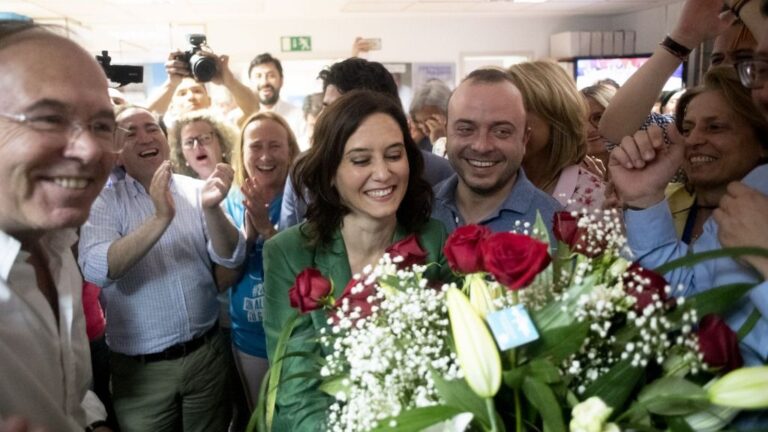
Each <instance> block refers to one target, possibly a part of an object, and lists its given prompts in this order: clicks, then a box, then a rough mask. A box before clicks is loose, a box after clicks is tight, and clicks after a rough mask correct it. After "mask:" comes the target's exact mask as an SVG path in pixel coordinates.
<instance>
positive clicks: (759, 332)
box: [625, 165, 768, 366]
mask: <svg viewBox="0 0 768 432" xmlns="http://www.w3.org/2000/svg"><path fill="white" fill-rule="evenodd" d="M743 183H744V184H746V185H748V186H750V187H753V188H757V189H758V190H760V191H761V192H762V193H764V194H766V195H768V166H766V165H763V166H761V167H758V168H756V169H754V170H753V171H752V172H751V173H750V174H749V175H747V177H745V178H744V180H743ZM625 221H626V224H627V241H628V244H629V247H630V248H631V249H632V252H633V253H634V254H635V256H636V258H638V259H639V260H640V263H641V264H642V265H643V266H645V267H648V268H655V267H657V266H659V265H661V264H664V263H666V262H668V261H671V260H674V259H676V258H680V257H682V256H684V255H686V254H687V253H688V252H689V251H692V252H704V251H708V250H715V249H721V248H722V246H721V245H720V241H719V240H718V239H717V224H716V223H715V221H714V219H712V218H710V219H708V220H707V222H706V223H705V224H704V230H703V232H702V234H701V236H699V238H698V239H697V240H696V242H694V243H693V244H692V245H691V246H688V245H686V244H685V243H683V242H681V241H679V240H678V238H677V235H676V232H675V225H674V221H673V220H672V214H671V213H670V211H669V206H668V205H667V202H666V201H662V202H661V203H659V204H657V205H655V206H653V207H650V208H647V209H644V210H640V211H632V210H627V211H626V212H625ZM755 223H761V224H763V225H765V222H764V221H763V222H761V221H755ZM665 277H666V278H667V281H669V283H670V285H672V287H677V286H678V284H682V285H683V287H684V291H683V292H681V293H680V294H679V295H683V296H690V295H693V294H696V293H700V292H703V291H706V290H708V289H711V288H714V287H719V286H723V285H728V284H733V283H755V284H756V283H758V282H760V281H761V280H762V278H761V277H760V274H759V273H758V272H757V271H756V270H755V269H753V268H752V267H750V266H749V265H747V264H744V263H741V262H740V261H737V260H734V259H731V258H719V259H714V260H708V261H704V262H701V263H698V264H696V265H695V266H693V267H684V268H679V269H677V270H673V271H671V272H669V273H667V274H666V275H665ZM678 292H679V291H676V292H675V293H676V294H677V293H678ZM755 308H756V309H757V310H758V311H759V312H760V313H761V315H762V317H761V318H760V320H759V321H758V322H757V324H756V325H755V327H754V328H753V329H752V331H751V332H750V333H749V334H747V336H746V337H745V338H744V339H743V340H742V341H741V344H740V347H741V354H742V357H743V358H744V363H745V364H746V365H748V366H756V365H762V364H765V363H766V359H767V358H768V320H767V319H766V317H768V282H762V283H760V284H759V285H757V286H756V287H755V288H752V290H750V291H749V293H748V294H746V295H745V296H743V297H742V298H741V299H739V300H737V301H736V302H735V303H734V308H733V309H732V311H731V312H730V313H729V314H728V315H727V316H726V317H725V320H726V322H727V323H728V325H729V326H730V327H731V329H733V330H734V331H738V330H739V329H740V328H741V326H743V325H744V323H745V322H746V321H747V318H748V317H749V315H750V314H751V313H752V311H753V310H755Z"/></svg>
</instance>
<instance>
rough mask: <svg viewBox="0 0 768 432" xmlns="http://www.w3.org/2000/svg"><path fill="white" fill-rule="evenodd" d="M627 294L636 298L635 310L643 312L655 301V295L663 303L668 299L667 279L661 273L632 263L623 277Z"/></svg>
mask: <svg viewBox="0 0 768 432" xmlns="http://www.w3.org/2000/svg"><path fill="white" fill-rule="evenodd" d="M623 282H624V286H625V287H626V292H627V294H629V295H631V296H632V297H634V298H635V311H637V312H642V311H643V309H645V308H646V307H648V305H650V304H652V303H654V302H655V300H654V298H653V297H654V296H658V300H661V302H662V303H666V301H667V291H666V287H667V285H668V284H667V281H666V280H665V279H664V277H663V276H661V275H660V274H658V273H656V272H654V271H652V270H648V269H646V268H643V267H640V265H639V264H637V263H632V265H631V266H629V268H627V271H626V272H624V277H623Z"/></svg>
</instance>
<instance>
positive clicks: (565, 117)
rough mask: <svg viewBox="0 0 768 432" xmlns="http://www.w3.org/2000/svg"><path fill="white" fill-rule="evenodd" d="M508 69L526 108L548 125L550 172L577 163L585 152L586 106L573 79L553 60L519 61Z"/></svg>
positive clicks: (555, 171)
mask: <svg viewBox="0 0 768 432" xmlns="http://www.w3.org/2000/svg"><path fill="white" fill-rule="evenodd" d="M507 72H509V74H510V76H511V77H512V80H513V81H514V82H515V85H516V86H517V88H518V89H520V93H522V95H523V105H525V110H526V112H528V113H533V114H536V115H538V116H540V117H541V118H542V119H543V120H544V121H546V122H547V124H548V125H549V142H548V143H547V145H548V148H549V160H548V163H547V167H548V169H549V170H550V172H551V173H553V174H555V173H559V172H560V171H561V170H562V169H563V168H565V167H567V166H570V165H575V164H578V163H580V162H581V161H582V160H583V159H584V157H585V156H586V154H587V146H586V128H585V127H584V124H585V119H586V117H587V113H588V109H587V103H586V102H585V101H584V98H582V96H581V94H580V93H579V91H578V90H577V89H576V83H575V82H574V81H573V79H572V78H571V77H570V76H569V75H568V74H567V73H566V72H565V70H564V69H563V68H562V67H561V66H560V65H558V64H557V63H555V62H552V61H541V60H540V61H534V62H525V63H518V64H515V65H512V66H510V67H509V69H508V71H507Z"/></svg>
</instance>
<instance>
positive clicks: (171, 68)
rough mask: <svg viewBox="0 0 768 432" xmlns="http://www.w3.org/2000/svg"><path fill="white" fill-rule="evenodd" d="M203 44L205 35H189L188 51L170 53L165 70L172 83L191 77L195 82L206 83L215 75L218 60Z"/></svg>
mask: <svg viewBox="0 0 768 432" xmlns="http://www.w3.org/2000/svg"><path fill="white" fill-rule="evenodd" d="M205 42H206V39H205V35H203V34H191V35H189V43H190V45H192V46H191V47H190V49H188V50H187V51H176V52H173V53H171V55H170V56H169V57H168V61H167V62H166V63H165V70H166V71H167V72H168V76H169V77H170V79H171V80H172V81H177V82H178V81H181V78H183V77H186V76H191V77H192V78H194V79H195V80H196V81H199V82H208V81H210V80H211V79H213V78H214V77H215V76H216V75H217V73H218V63H219V59H218V58H216V56H215V55H214V54H213V51H211V49H210V48H209V47H208V45H206V43H205ZM204 48H205V49H204Z"/></svg>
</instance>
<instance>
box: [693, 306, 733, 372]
mask: <svg viewBox="0 0 768 432" xmlns="http://www.w3.org/2000/svg"><path fill="white" fill-rule="evenodd" d="M697 334H698V336H699V351H701V353H702V354H703V355H704V362H705V363H706V364H708V365H709V366H712V367H716V368H722V372H730V371H732V370H735V369H738V368H740V367H741V366H742V365H743V364H744V360H743V359H742V358H741V351H739V339H738V337H737V336H736V333H734V332H733V330H731V328H730V327H728V324H726V323H725V321H723V320H722V319H721V318H720V317H719V316H717V315H707V316H705V317H704V318H703V319H702V320H701V322H700V323H699V330H698V331H697Z"/></svg>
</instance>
